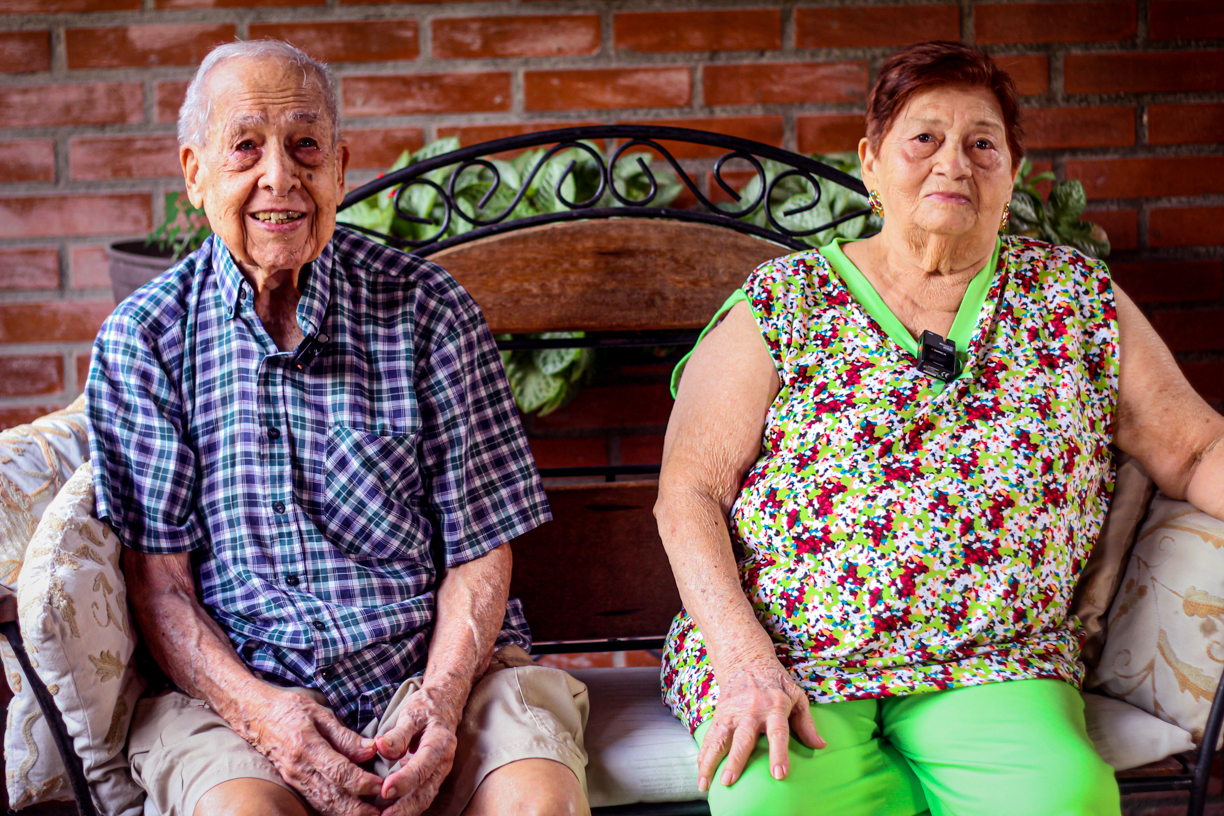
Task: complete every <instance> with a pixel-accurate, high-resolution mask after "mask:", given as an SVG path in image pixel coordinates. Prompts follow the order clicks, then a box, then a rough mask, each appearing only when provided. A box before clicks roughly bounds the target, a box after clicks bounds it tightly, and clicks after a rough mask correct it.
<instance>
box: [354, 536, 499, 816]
mask: <svg viewBox="0 0 1224 816" xmlns="http://www.w3.org/2000/svg"><path fill="white" fill-rule="evenodd" d="M511 565H512V556H511V553H510V545H509V544H503V545H501V546H500V547H498V548H497V549H494V550H491V551H489V552H488V553H485V554H484V555H482V556H480V557H479V558H476V559H474V560H472V561H468V562H467V563H464V564H460V565H459V566H457V567H451V568H450V569H448V570H447V571H446V575H445V576H444V577H443V578H442V582H441V584H440V585H439V586H438V604H437V613H436V615H435V623H434V632H433V638H432V639H431V640H430V643H429V660H428V662H427V663H426V667H425V678H424V680H423V682H422V685H421V689H420V690H419V691H418V692H417V693H416V694H413V695H412V696H411V697H409V698H408V700H407V702H405V704H404V707H403V708H402V709H401V710H400V715H399V719H398V721H397V722H396V725H395V728H393V729H391V731H389V732H387V733H386V734H385V735H383V736H382V737H379V739H378V752H379V753H380V754H382V755H383V756H384V757H386V758H388V759H392V760H395V759H401V758H405V756H406V754H408V747H409V746H410V745H411V744H412V743H413V742H414V741H417V747H416V748H415V750H413V751H412V753H411V756H410V757H407V758H405V759H404V762H403V766H402V767H401V768H400V770H398V771H396V772H395V773H393V774H391V775H390V776H388V777H387V778H386V780H385V781H384V782H383V790H382V796H383V798H385V799H391V800H397V801H394V803H393V804H392V805H391V807H389V808H388V809H387V810H386V811H384V816H415V814H418V813H420V812H421V811H423V810H425V808H427V807H429V805H430V803H431V802H433V799H434V797H435V796H436V795H437V793H438V787H439V786H440V785H441V784H442V780H443V779H445V778H446V775H447V773H449V772H450V769H451V765H452V763H453V762H454V759H455V747H456V739H455V730H456V728H458V726H459V720H460V718H461V717H462V716H463V707H464V706H465V705H467V699H468V696H469V695H470V694H471V692H472V686H473V684H474V683H475V682H476V680H477V679H478V678H479V677H480V676H481V675H482V674H484V671H485V669H486V668H488V665H489V660H490V658H492V656H493V646H494V644H495V643H496V642H497V633H498V632H499V631H501V626H502V620H503V618H504V617H505V614H506V599H507V598H508V597H509V594H510V568H511ZM418 740H419V741H418Z"/></svg>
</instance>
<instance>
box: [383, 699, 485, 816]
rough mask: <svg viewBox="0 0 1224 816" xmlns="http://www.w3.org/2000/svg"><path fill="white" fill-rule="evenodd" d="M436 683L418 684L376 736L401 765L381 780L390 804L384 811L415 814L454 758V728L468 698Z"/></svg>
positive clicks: (389, 756)
mask: <svg viewBox="0 0 1224 816" xmlns="http://www.w3.org/2000/svg"><path fill="white" fill-rule="evenodd" d="M458 696H459V695H457V694H455V693H454V692H447V691H446V690H444V689H441V688H438V687H430V686H422V687H421V689H420V690H419V691H417V692H416V693H415V694H413V695H411V696H409V697H408V699H407V700H406V701H405V702H404V706H403V708H401V709H400V713H399V717H398V718H397V719H396V722H395V727H394V728H392V729H391V730H390V731H388V732H387V733H386V734H384V735H382V736H381V737H379V738H378V739H377V740H376V743H377V747H378V753H380V754H382V756H383V758H384V759H387V760H389V761H391V762H394V761H395V760H403V761H402V763H401V766H400V769H399V770H398V771H396V772H394V773H392V774H391V775H390V776H388V777H387V778H386V779H385V780H384V781H383V783H382V794H381V795H382V798H383V799H387V800H392V804H391V805H390V806H389V807H388V808H387V809H386V810H384V811H383V812H382V816H417V814H419V813H421V812H422V811H423V810H425V808H427V807H429V805H430V804H431V803H432V802H433V800H434V797H435V796H437V795H438V788H439V787H440V786H441V785H442V780H443V779H445V778H446V775H447V774H448V773H450V769H451V765H452V764H453V763H454V761H455V747H456V745H457V744H458V740H457V739H456V737H455V729H456V728H458V726H459V719H460V717H461V716H462V714H463V706H464V703H465V702H466V700H460V699H457V697H458Z"/></svg>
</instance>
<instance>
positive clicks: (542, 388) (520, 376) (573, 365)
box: [499, 332, 595, 416]
mask: <svg viewBox="0 0 1224 816" xmlns="http://www.w3.org/2000/svg"><path fill="white" fill-rule="evenodd" d="M510 337H511V335H508V334H506V335H500V336H499V339H509V338H510ZM526 337H530V338H539V339H544V340H552V339H570V338H575V337H582V332H544V333H542V334H530V335H526ZM501 358H502V366H504V367H505V369H506V378H507V379H508V380H509V381H510V391H511V392H512V393H513V394H514V401H515V403H517V404H518V407H519V410H520V411H522V412H523V413H525V414H530V413H532V412H533V411H539V412H540V416H545V415H546V414H551V413H552V412H553V411H555V410H557V409H558V408H560V407H562V406H563V405H566V404H567V403H569V401H570V400H572V399H573V398H574V395H575V394H577V393H578V390H579V389H580V388H581V387H582V386H583V385H585V384H586V383H587V381H589V380H590V376H591V372H592V370H593V367H594V364H595V350H594V349H590V348H546V349H517V350H514V351H503V352H502V353H501Z"/></svg>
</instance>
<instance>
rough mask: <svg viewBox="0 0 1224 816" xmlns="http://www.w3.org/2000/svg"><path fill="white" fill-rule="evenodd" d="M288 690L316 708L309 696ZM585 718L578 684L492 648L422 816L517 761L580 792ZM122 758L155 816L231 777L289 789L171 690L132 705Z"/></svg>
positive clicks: (183, 814) (459, 803)
mask: <svg viewBox="0 0 1224 816" xmlns="http://www.w3.org/2000/svg"><path fill="white" fill-rule="evenodd" d="M420 685H421V678H419V677H414V678H411V679H409V680H406V681H405V682H404V683H403V684H402V685H401V686H400V687H399V690H398V691H396V693H395V696H394V697H392V698H391V702H390V703H388V704H387V709H386V711H384V712H383V715H382V717H381V718H380V719H379V720H377V721H376V722H372V723H370V724H369V725H367V726H366V727H365V728H364V729H363V730H362V732H361V735H362V736H363V737H376V736H380V735H382V734H385V733H386V732H387V731H389V730H391V728H392V726H394V725H395V721H396V718H397V717H398V716H399V710H400V708H401V706H402V705H403V704H404V701H405V700H406V699H408V697H409V696H411V695H412V694H413V693H414V692H416V691H417V689H419V688H420ZM294 690H295V691H298V692H300V693H302V694H308V695H310V696H311V697H313V698H314V699H316V700H317V701H319V702H320V703H322V702H323V698H322V696H321V695H320V694H319V693H318V692H315V691H309V690H307V689H294ZM587 714H588V702H587V690H586V686H584V685H583V684H582V683H580V682H579V681H577V680H575V679H574V678H573V677H570V676H569V675H568V674H566V673H565V672H563V671H560V670H559V669H553V668H549V667H547V666H537V665H535V664H534V663H532V662H531V658H530V657H528V656H527V653H526V652H524V651H523V650H522V649H520V648H518V647H517V646H511V647H508V648H506V649H502V650H501V651H499V652H498V653H497V654H496V655H495V656H494V658H493V662H492V663H491V664H490V665H489V669H488V671H486V672H485V674H484V676H483V677H482V678H481V679H480V680H479V681H478V682H477V683H476V685H475V687H473V689H472V694H471V696H470V697H468V702H467V706H466V707H465V708H464V710H463V719H462V721H461V722H460V723H459V728H458V730H457V732H456V736H457V737H458V740H459V743H458V747H457V748H456V750H455V762H454V765H453V766H452V768H451V772H450V774H449V775H448V776H447V777H446V780H445V781H444V782H443V783H442V787H441V789H439V791H438V796H437V798H436V799H434V802H433V804H432V805H431V806H430V807H429V809H428V810H427V811H426V813H428V814H429V815H430V816H455V815H456V814H459V813H461V812H462V811H463V809H464V808H465V807H466V806H467V803H468V801H469V800H470V799H471V798H472V794H474V793H475V792H476V788H477V787H479V785H480V783H481V782H482V781H483V780H484V778H485V777H486V776H488V775H489V774H490V773H492V772H493V771H495V770H497V769H498V768H500V767H501V766H503V765H507V764H509V763H511V762H515V761H517V760H520V759H552V760H556V761H557V762H560V763H561V764H563V765H565V766H566V767H567V768H569V769H570V770H571V771H573V772H574V775H575V776H576V777H578V781H579V782H581V783H582V789H583V790H584V791H585V790H586V762H587V755H586V750H585V749H584V748H583V743H582V731H583V728H585V726H586V721H587ZM128 759H129V761H130V762H131V764H132V775H133V776H134V777H135V778H136V781H137V782H139V783H140V785H141V787H143V788H144V789H145V791H147V792H148V794H149V797H150V798H151V799H152V801H153V804H154V805H156V807H157V809H158V811H159V812H160V813H161V816H193V814H194V812H195V807H196V804H197V803H198V802H199V801H200V797H202V796H203V795H204V794H205V793H207V792H208V790H209V789H210V788H212V787H214V786H216V785H219V784H221V783H222V782H228V781H229V780H231V779H241V778H255V779H266V780H267V781H269V782H272V783H274V784H277V785H280V786H281V787H283V788H286V789H288V790H291V791H292V790H293V788H292V787H290V785H289V784H288V783H287V782H285V780H284V779H282V778H281V775H280V774H279V773H277V771H276V769H275V768H274V767H273V766H272V763H271V762H269V761H268V760H267V759H266V758H265V757H264V756H263V754H260V753H259V752H258V751H256V750H255V749H254V748H253V747H251V745H250V744H248V743H247V742H246V740H244V739H242V738H241V737H239V736H238V735H237V734H236V733H234V731H233V729H231V728H230V726H229V724H228V723H226V722H225V720H223V719H221V717H220V716H218V715H217V714H216V713H214V712H213V710H212V709H211V708H209V707H208V706H207V705H205V704H204V703H203V702H201V701H199V700H195V699H193V698H191V697H188V696H187V695H185V694H183V693H181V692H177V691H176V692H170V693H168V694H163V695H161V696H158V697H147V698H145V699H142V700H140V702H139V703H137V705H136V712H135V714H134V715H133V717H132V728H131V731H130V734H129V737H128ZM397 768H399V763H398V762H397V763H395V764H394V765H390V764H388V763H387V762H386V761H385V760H383V759H382V758H376V759H375V760H374V762H373V767H372V770H373V772H374V773H376V774H378V775H379V776H381V777H383V778H386V777H387V775H388V774H390V773H391V772H392V771H394V770H396V769H397Z"/></svg>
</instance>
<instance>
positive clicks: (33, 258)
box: [0, 0, 1224, 463]
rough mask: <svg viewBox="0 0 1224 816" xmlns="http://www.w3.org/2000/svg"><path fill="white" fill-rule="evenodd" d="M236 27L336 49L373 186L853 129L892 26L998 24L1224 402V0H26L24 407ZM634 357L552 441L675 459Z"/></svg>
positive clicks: (75, 330) (127, 232)
mask: <svg viewBox="0 0 1224 816" xmlns="http://www.w3.org/2000/svg"><path fill="white" fill-rule="evenodd" d="M235 36H238V37H244V38H246V37H261V36H279V37H285V38H287V39H290V40H292V41H294V42H297V43H298V44H300V45H302V46H303V47H305V48H306V49H307V50H309V51H311V52H313V53H314V54H316V55H317V56H320V57H322V58H324V59H326V60H329V61H331V62H332V64H333V66H334V68H335V70H336V73H337V74H338V76H339V77H340V85H341V89H340V98H341V101H342V105H343V113H344V115H345V126H346V129H347V132H348V134H349V137H350V139H351V140H352V142H353V145H354V165H355V167H356V170H357V172H356V174H355V180H356V181H361V180H364V179H366V178H368V177H369V176H370V175H371V174H372V173H373V172H374V171H375V170H376V169H377V168H379V167H381V166H383V165H385V164H387V163H389V162H390V161H391V160H392V159H393V158H394V157H395V155H397V154H398V153H399V151H400V150H401V148H403V147H405V146H416V145H419V144H421V143H422V142H423V141H425V140H429V139H433V138H435V137H437V136H439V135H449V134H458V135H460V136H461V137H462V138H463V139H464V141H465V142H473V141H477V140H480V139H485V138H491V137H494V136H500V135H505V134H509V133H515V132H521V131H522V130H525V129H530V128H540V127H543V126H547V125H551V124H554V123H578V122H623V121H647V120H649V121H666V122H689V123H693V124H696V125H698V126H700V127H704V128H710V129H714V130H722V131H724V132H728V133H734V134H737V135H743V136H747V137H749V138H754V139H758V140H761V141H766V142H771V143H776V144H781V145H783V146H785V147H788V148H792V149H798V150H801V151H817V150H820V151H826V150H839V149H850V148H852V147H853V146H854V144H855V142H856V141H857V138H858V136H859V134H860V132H861V122H860V114H861V111H862V107H863V98H864V96H865V94H866V91H867V88H868V85H869V82H870V81H871V79H872V78H873V76H874V73H875V72H876V71H877V70H878V67H879V65H880V63H881V61H882V60H883V59H884V58H885V57H886V56H887V55H888V54H889V53H890V51H891V49H892V48H893V47H895V46H897V45H899V44H902V43H907V42H911V41H914V40H918V39H925V38H935V37H945V38H960V39H964V40H966V41H974V42H978V43H982V44H984V45H986V46H987V47H988V48H989V49H990V50H991V52H992V53H994V54H996V55H998V56H999V57H1000V58H1001V59H1002V60H1003V62H1004V64H1005V65H1006V67H1008V68H1009V70H1011V71H1013V73H1014V76H1015V78H1016V79H1017V81H1018V83H1019V86H1020V88H1021V91H1022V92H1023V93H1024V94H1025V98H1024V105H1025V107H1026V113H1027V117H1028V128H1029V132H1030V139H1029V143H1030V145H1031V146H1032V148H1033V157H1034V158H1035V159H1037V160H1039V161H1041V162H1044V163H1048V164H1050V165H1052V166H1053V168H1054V169H1055V170H1056V171H1057V172H1058V173H1059V175H1060V176H1065V177H1074V178H1080V179H1082V180H1083V182H1084V184H1085V186H1086V187H1087V190H1088V195H1089V197H1090V199H1091V206H1092V208H1093V210H1094V211H1096V213H1095V216H1094V217H1096V218H1097V219H1098V220H1099V221H1101V223H1103V224H1104V225H1105V226H1106V228H1107V229H1108V231H1109V233H1110V236H1111V238H1112V240H1113V243H1114V247H1115V255H1114V261H1113V267H1114V269H1115V271H1116V273H1117V276H1118V278H1119V280H1120V281H1121V282H1122V283H1123V285H1124V286H1125V287H1126V288H1127V289H1128V290H1130V291H1131V292H1132V293H1134V294H1135V296H1136V297H1137V298H1139V299H1140V300H1141V301H1142V302H1143V303H1144V305H1145V307H1147V308H1149V309H1150V311H1151V313H1152V314H1153V317H1154V319H1155V321H1156V325H1157V327H1158V329H1159V330H1160V331H1161V333H1162V334H1163V335H1164V337H1165V338H1166V339H1167V340H1168V341H1169V343H1170V345H1171V346H1172V347H1173V348H1174V349H1175V350H1176V351H1177V353H1178V356H1179V359H1180V361H1181V362H1182V364H1183V365H1184V366H1185V368H1186V371H1187V372H1188V373H1189V374H1190V376H1191V377H1192V379H1193V380H1194V382H1195V384H1196V385H1197V386H1198V388H1199V389H1200V390H1201V391H1202V392H1203V393H1204V394H1206V395H1207V396H1208V398H1209V399H1211V400H1212V401H1214V402H1216V403H1217V404H1219V403H1220V402H1221V401H1224V260H1222V259H1224V251H1222V250H1221V246H1220V245H1221V244H1222V243H1224V149H1222V148H1221V144H1220V142H1221V136H1220V134H1221V133H1222V132H1224V42H1222V40H1224V3H1221V2H1219V0H1082V1H1077V2H1012V1H1011V0H997V1H996V2H972V0H959V2H957V1H956V0H935V2H925V1H924V0H916V1H911V2H906V0H890V2H874V1H872V0H865V1H864V2H858V3H847V2H842V1H841V0H839V2H838V3H837V4H836V6H834V7H826V5H825V4H824V3H819V2H793V1H792V0H786V1H785V2H760V1H759V0H743V1H742V2H731V1H730V0H709V1H708V2H696V1H695V0H624V2H619V3H618V2H610V1H608V0H504V1H503V2H496V1H495V0H483V1H481V0H476V1H475V2H452V3H442V2H417V3H411V2H403V3H385V4H375V3H371V2H363V0H0V426H3V425H7V424H10V423H12V422H15V421H18V420H21V419H24V418H27V417H30V416H32V415H36V414H38V413H40V412H42V411H44V410H46V409H47V408H49V407H52V406H55V405H59V404H62V403H64V402H65V401H67V400H68V399H70V398H71V397H72V396H73V395H74V394H76V393H77V392H78V390H79V388H80V385H81V380H82V375H83V371H84V366H85V365H86V360H85V357H86V355H87V354H88V349H89V340H90V338H91V337H92V335H93V333H94V332H95V331H96V329H97V326H98V324H99V323H100V322H101V320H102V319H103V318H104V317H105V315H106V314H107V313H108V311H109V310H110V308H111V303H110V294H109V289H108V283H107V279H106V270H105V261H104V259H103V257H102V254H101V247H102V246H103V245H105V244H106V243H107V242H109V241H112V240H115V239H120V238H129V237H133V236H136V235H140V234H142V233H144V232H145V231H147V230H148V229H149V227H150V225H151V224H153V223H155V222H156V221H157V220H158V218H159V216H160V213H161V201H162V196H161V194H162V193H163V192H164V191H166V190H169V189H173V188H175V187H177V186H178V184H179V182H178V169H177V168H178V163H177V158H176V155H175V143H174V137H173V133H174V117H175V113H176V109H177V106H178V103H179V101H180V99H181V96H182V92H183V89H184V87H185V84H186V80H187V79H188V78H189V77H190V75H191V73H192V65H193V63H196V62H197V61H198V60H199V59H200V57H201V56H202V55H203V54H204V53H206V51H207V50H208V48H209V47H210V46H211V45H212V44H213V43H216V42H220V41H223V40H228V39H231V38H233V37H235ZM615 377H616V378H618V381H624V380H626V378H627V380H628V381H629V385H627V386H626V387H627V388H628V389H629V391H625V390H620V391H618V390H616V389H612V388H607V389H601V390H592V391H591V392H589V393H588V394H587V395H585V396H584V397H582V398H581V401H580V403H579V404H578V405H576V406H574V407H573V408H571V409H569V410H568V411H566V412H565V414H564V415H563V416H558V417H555V418H552V419H549V420H541V421H540V422H538V423H536V425H537V428H538V432H539V433H540V434H542V436H541V438H540V440H539V445H540V451H541V458H542V459H544V460H547V461H548V462H549V463H562V462H564V461H569V460H576V459H584V460H585V459H592V458H594V459H599V460H602V459H603V458H607V457H611V458H612V459H613V460H618V461H633V460H640V459H643V458H645V459H650V458H652V457H657V453H658V449H659V442H658V433H659V431H660V430H661V425H662V422H663V421H664V419H665V416H666V408H667V405H666V400H665V399H664V397H663V396H662V393H663V386H662V378H661V377H660V376H659V375H658V372H644V371H641V370H637V371H629V372H627V373H626V372H618V373H617V374H616V375H615ZM630 391H632V392H633V396H632V397H631V396H629V393H630ZM601 395H602V396H606V397H607V400H608V401H611V402H612V403H614V405H612V406H608V405H603V404H602V403H600V401H599V400H597V399H596V397H597V396H601ZM615 404H619V405H623V406H625V407H624V408H623V409H622V408H617V407H615ZM644 405H645V406H647V407H646V409H645V410H644V411H643V406H644ZM584 406H585V410H580V409H582V408H583V407H584ZM601 406H602V407H601ZM656 415H657V416H656ZM601 429H602V430H601ZM565 440H569V441H565Z"/></svg>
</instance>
